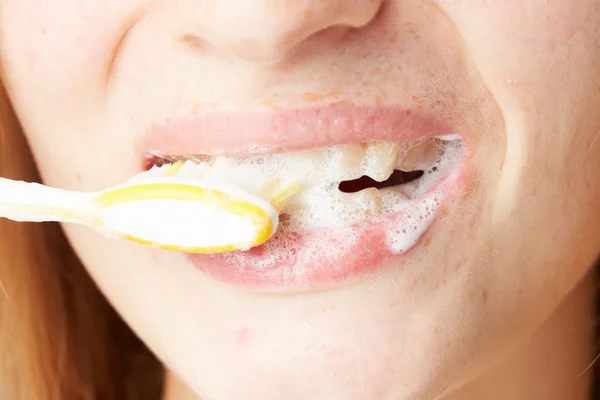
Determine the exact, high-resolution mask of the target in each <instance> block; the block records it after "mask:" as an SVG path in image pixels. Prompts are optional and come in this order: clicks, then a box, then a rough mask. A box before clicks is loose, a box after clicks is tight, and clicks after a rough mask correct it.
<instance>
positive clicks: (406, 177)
mask: <svg viewBox="0 0 600 400" xmlns="http://www.w3.org/2000/svg"><path fill="white" fill-rule="evenodd" d="M423 174H424V172H423V171H409V172H405V171H400V170H394V172H393V173H392V175H391V176H390V177H389V178H388V179H386V180H385V181H383V182H377V181H376V180H374V179H373V178H371V177H369V176H361V177H360V178H358V179H353V180H351V181H343V182H341V183H340V184H339V186H338V189H339V190H340V191H341V192H344V193H356V192H360V191H361V190H364V189H368V188H375V189H385V188H388V187H392V186H398V185H403V184H406V183H409V182H412V181H414V180H416V179H419V178H420V177H421V176H423Z"/></svg>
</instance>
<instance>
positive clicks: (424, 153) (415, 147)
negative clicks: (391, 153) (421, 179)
mask: <svg viewBox="0 0 600 400" xmlns="http://www.w3.org/2000/svg"><path fill="white" fill-rule="evenodd" d="M438 156H439V143H438V141H437V140H422V141H420V142H417V143H406V144H405V145H404V146H403V148H402V149H401V151H400V152H399V155H398V159H397V162H396V169H399V170H401V171H405V172H408V171H414V170H418V169H423V168H428V167H430V166H432V165H433V164H435V162H436V161H437V158H438Z"/></svg>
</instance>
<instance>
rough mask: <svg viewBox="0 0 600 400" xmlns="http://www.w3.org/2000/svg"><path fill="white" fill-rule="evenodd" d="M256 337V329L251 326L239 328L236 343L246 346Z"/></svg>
mask: <svg viewBox="0 0 600 400" xmlns="http://www.w3.org/2000/svg"><path fill="white" fill-rule="evenodd" d="M253 337H254V331H253V330H252V329H250V328H242V329H238V330H237V332H236V333H235V345H236V346H246V345H247V344H248V343H249V342H250V341H251V340H252V338H253Z"/></svg>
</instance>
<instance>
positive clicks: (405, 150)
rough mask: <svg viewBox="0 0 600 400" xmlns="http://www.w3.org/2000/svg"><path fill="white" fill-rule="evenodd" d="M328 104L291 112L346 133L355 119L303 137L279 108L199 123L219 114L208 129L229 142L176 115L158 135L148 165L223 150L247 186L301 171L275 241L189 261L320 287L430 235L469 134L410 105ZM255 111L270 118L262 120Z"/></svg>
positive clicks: (244, 281) (396, 256) (274, 282)
mask: <svg viewBox="0 0 600 400" xmlns="http://www.w3.org/2000/svg"><path fill="white" fill-rule="evenodd" d="M320 111H321V112H318V110H317V111H316V112H313V114H312V115H310V114H309V115H306V114H304V115H301V116H300V118H299V119H297V120H294V119H293V118H289V119H288V121H287V122H289V123H294V121H295V124H292V125H291V126H292V127H293V126H296V127H297V126H298V125H299V124H300V125H305V126H306V125H310V124H311V123H312V124H314V125H320V127H321V131H322V130H323V128H325V129H327V130H328V131H330V132H331V131H332V130H336V132H338V131H337V128H336V126H335V125H339V121H340V120H342V119H344V120H346V121H348V120H349V119H352V120H353V121H354V122H355V123H354V124H352V125H353V126H352V127H351V128H348V126H346V129H345V130H342V131H339V132H342V133H343V134H342V135H339V134H337V135H331V134H330V135H328V136H323V135H318V134H316V135H315V134H313V136H311V137H306V135H303V136H299V135H297V132H290V130H293V128H291V129H290V125H288V126H287V128H286V129H283V130H282V129H280V130H278V131H275V130H273V128H274V127H275V128H277V125H279V124H278V123H277V120H278V119H279V120H281V119H283V118H288V117H289V115H287V116H286V115H285V114H284V115H283V116H282V114H281V113H272V114H270V115H269V114H262V113H260V116H259V117H257V115H253V114H247V115H246V116H245V118H246V119H244V117H239V115H236V117H238V118H236V119H233V118H232V119H231V120H234V121H235V122H236V123H235V124H234V125H232V124H231V123H230V122H229V121H231V120H227V121H228V122H226V123H223V121H225V120H223V119H221V118H222V116H221V115H218V116H216V117H215V115H214V114H213V115H208V116H203V117H204V118H200V119H199V120H197V119H195V120H194V126H195V127H196V129H197V128H198V127H206V126H207V125H209V126H210V125H212V128H214V125H215V123H216V120H215V118H217V119H219V120H220V121H221V126H220V128H221V129H218V130H212V129H211V131H213V132H220V133H221V135H222V136H221V137H224V138H225V139H223V140H218V138H217V139H215V137H214V136H212V137H211V138H209V139H206V135H193V136H191V135H188V132H187V130H186V129H182V125H181V121H180V122H178V126H177V128H175V129H173V125H172V124H171V129H166V128H164V127H163V129H162V130H161V131H159V134H157V133H156V131H155V132H154V134H153V135H150V137H151V138H152V140H151V142H152V143H148V142H147V143H146V147H145V148H146V149H149V151H148V150H146V152H145V158H144V166H145V168H149V167H151V166H153V165H162V164H165V163H172V162H176V161H187V162H193V163H203V164H211V163H212V162H213V161H214V159H215V156H217V155H219V156H221V157H219V158H220V159H221V160H223V159H225V160H227V161H226V164H227V165H224V168H223V171H226V172H227V171H228V172H229V173H230V172H231V171H240V173H239V174H238V175H239V176H237V177H233V179H234V180H236V181H237V183H238V184H239V185H240V186H242V187H243V186H244V185H245V184H249V182H251V181H252V177H255V176H265V175H267V176H275V177H282V178H294V179H296V180H298V181H299V182H300V183H301V185H302V186H303V187H304V190H303V191H302V192H300V193H299V194H298V195H296V196H295V197H294V198H293V199H292V200H291V201H290V202H289V203H288V204H287V205H286V207H285V208H284V210H283V212H282V214H281V215H280V221H279V229H278V231H277V232H276V233H275V235H274V236H273V237H272V238H271V239H270V240H269V241H268V242H266V243H265V244H263V245H261V246H259V247H255V248H253V249H251V250H249V251H245V252H242V251H237V252H231V253H223V254H214V255H199V254H190V255H187V257H188V259H189V261H191V263H192V264H193V265H195V266H196V267H198V268H199V269H200V270H201V271H203V272H204V273H206V274H208V275H210V276H212V277H213V278H216V279H218V280H221V281H224V282H227V283H230V284H234V285H238V286H249V287H259V288H263V289H267V288H270V289H273V288H288V289H291V288H295V289H300V288H316V287H319V288H320V287H323V286H324V285H330V284H336V283H339V282H341V281H346V280H348V279H350V278H353V277H361V276H364V275H367V274H372V273H376V271H378V270H380V269H382V268H384V266H388V265H399V264H401V263H402V259H403V258H405V257H407V256H410V252H409V250H411V249H413V248H414V247H415V246H417V245H418V244H419V242H420V241H421V239H423V237H424V236H426V235H428V234H430V235H431V234H432V232H430V231H431V228H432V226H433V225H434V222H435V221H436V220H437V219H438V217H439V216H440V215H442V214H446V213H447V209H448V206H449V204H448V203H449V202H451V201H456V200H457V199H458V198H459V197H460V196H459V193H460V191H461V188H462V186H463V185H460V184H458V183H459V182H461V181H462V179H460V178H461V176H462V175H463V172H464V169H465V168H464V165H465V162H464V161H465V160H466V158H467V157H466V155H467V149H466V146H465V140H464V137H463V136H461V135H459V134H454V133H452V131H451V130H449V129H448V128H447V127H445V126H442V125H439V124H438V125H436V124H433V123H431V121H430V120H425V119H423V118H422V117H418V116H415V115H414V114H413V113H412V112H406V111H399V110H396V112H395V113H389V112H388V110H386V112H382V110H380V109H372V110H370V114H371V116H372V115H373V114H377V115H378V116H379V117H380V118H378V119H372V118H369V119H367V120H366V121H365V119H364V118H359V116H361V115H362V116H363V117H364V116H365V109H364V108H360V109H358V108H353V107H349V108H345V109H344V110H337V111H338V112H337V113H331V109H327V110H325V111H324V112H323V110H320ZM324 113H325V114H327V115H325V117H324V115H323V114H324ZM248 115H249V116H250V120H248ZM265 116H266V117H267V118H265V119H264V120H263V119H262V118H264V117H265ZM332 116H334V117H335V118H332ZM390 116H391V117H392V118H390ZM302 117H305V118H302ZM306 117H309V118H306ZM310 117H312V118H310ZM194 118H197V117H194ZM257 120H259V121H262V122H263V123H262V124H260V123H259V124H258V125H257V124H256V121H257ZM336 120H337V122H336ZM245 121H246V122H248V124H246V125H245V126H246V127H248V131H250V133H248V131H247V132H245V133H244V134H243V135H238V140H235V141H234V140H231V137H232V136H231V134H232V133H235V132H232V129H231V126H234V127H238V126H244V122H245ZM198 122H200V124H198ZM202 122H204V124H203V123H202ZM207 122H208V124H207ZM250 122H252V123H253V124H252V123H250ZM369 124H370V126H368V127H367V125H369ZM328 125H329V126H328ZM374 125H378V126H379V127H380V129H373V127H374ZM382 127H385V129H381V128H382ZM365 128H368V129H365ZM424 128H425V129H424ZM188 129H189V128H188ZM233 130H235V129H233ZM296 130H298V129H297V128H296ZM197 131H198V130H196V132H197ZM167 132H168V133H167ZM253 132H260V134H255V135H253V134H252V133H253ZM290 133H291V134H290ZM317 133H318V132H317ZM261 135H262V136H261ZM233 136H236V135H233ZM157 138H158V139H159V141H157ZM186 139H192V140H187V142H188V144H191V146H188V148H189V147H191V148H193V149H194V150H192V151H182V148H181V146H182V145H183V142H184V141H186ZM265 139H267V140H265ZM269 139H270V140H269ZM353 139H366V140H357V141H354V140H353ZM257 142H258V143H257ZM158 143H160V144H162V146H157V144H158ZM194 143H195V144H194ZM218 143H221V145H220V146H217V144H218ZM224 143H225V144H227V145H226V146H223V144H224ZM311 144H316V145H321V146H311ZM196 149H198V150H200V151H196ZM290 149H291V150H290ZM223 156H224V157H223ZM228 178H232V177H228ZM224 179H225V175H224Z"/></svg>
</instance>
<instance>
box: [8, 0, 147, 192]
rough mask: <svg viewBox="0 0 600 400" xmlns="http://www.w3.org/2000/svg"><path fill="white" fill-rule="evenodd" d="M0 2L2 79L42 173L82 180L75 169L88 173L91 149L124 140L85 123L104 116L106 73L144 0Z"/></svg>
mask: <svg viewBox="0 0 600 400" xmlns="http://www.w3.org/2000/svg"><path fill="white" fill-rule="evenodd" d="M0 3H1V4H0V6H1V7H2V13H0V50H1V55H2V57H0V63H1V64H0V67H1V70H2V81H3V83H4V84H5V86H6V87H7V90H8V92H9V94H10V97H11V100H12V103H13V105H14V108H15V110H16V112H17V114H18V116H19V119H20V121H21V124H22V125H23V128H24V130H25V133H26V135H27V138H28V140H29V143H30V145H31V147H32V150H33V152H34V155H35V157H36V159H37V161H38V164H39V167H40V170H41V173H42V175H43V177H44V179H45V180H46V181H47V182H48V183H50V184H56V185H60V186H64V187H67V188H82V185H80V184H79V183H78V182H79V180H78V179H77V178H76V176H75V175H76V174H80V175H81V176H87V174H88V173H89V174H92V175H93V174H94V169H91V170H90V171H87V170H86V169H87V168H90V166H89V164H90V162H89V159H88V158H89V155H90V154H94V153H98V152H101V154H105V153H106V152H108V151H109V150H110V149H111V148H116V149H119V148H122V147H123V144H121V146H118V145H117V146H115V143H110V142H107V141H106V140H105V138H104V137H103V132H101V131H100V132H98V131H93V130H91V129H90V126H91V123H96V121H100V126H102V125H101V123H102V122H101V121H104V120H105V118H104V117H103V108H104V104H105V97H104V96H105V90H106V87H105V86H106V83H107V81H108V76H107V73H108V71H109V69H110V66H111V63H112V62H113V61H114V58H115V56H116V54H115V51H116V49H117V48H118V45H119V44H120V40H121V39H122V37H123V34H124V32H126V31H127V29H128V27H129V26H130V25H129V24H130V23H131V21H132V18H133V16H134V15H135V12H136V10H137V9H138V8H139V7H140V6H141V5H143V3H144V1H141V0H126V1H118V2H117V1H108V2H95V1H89V0H84V1H78V2H60V4H59V3H56V4H54V3H52V2H47V1H39V0H23V1H10V0H0ZM109 169H110V168H109ZM96 170H97V168H96ZM96 172H97V171H96ZM94 178H95V177H93V176H90V179H94ZM90 189H100V187H99V186H98V187H94V188H90Z"/></svg>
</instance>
